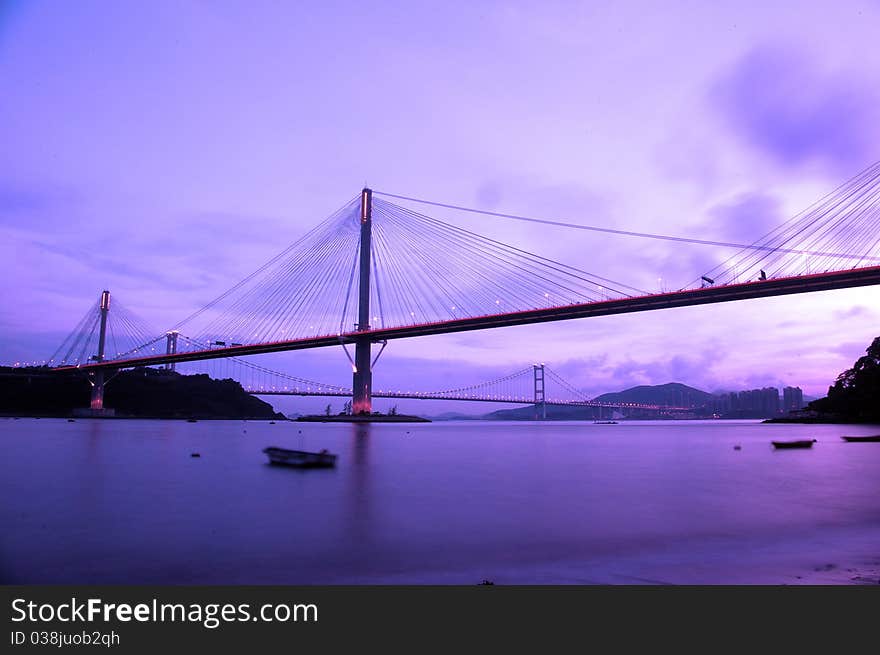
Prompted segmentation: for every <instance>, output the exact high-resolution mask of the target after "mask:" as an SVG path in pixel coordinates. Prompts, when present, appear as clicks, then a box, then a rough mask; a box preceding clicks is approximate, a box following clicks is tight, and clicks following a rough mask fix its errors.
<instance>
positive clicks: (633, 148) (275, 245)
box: [0, 0, 880, 411]
mask: <svg viewBox="0 0 880 655" xmlns="http://www.w3.org/2000/svg"><path fill="white" fill-rule="evenodd" d="M878 26H880V2H877V1H876V0H870V1H869V0H865V1H862V2H845V1H842V2H835V3H827V2H764V3H760V4H759V3H733V2H729V3H728V2H725V3H702V2H668V3H662V5H661V4H660V3H649V2H553V1H551V2H542V3H534V2H468V3H465V2H449V1H445V2H430V1H429V2H419V3H406V2H379V3H370V4H369V5H365V4H364V3H354V2H320V3H318V2H315V3H308V2H302V3H276V2H231V1H224V0H218V1H212V2H200V1H189V2H183V1H181V2H164V1H156V2H144V3H133V2H131V3H117V2H110V1H104V2H96V1H91V0H84V1H82V2H77V3H57V2H48V1H45V2H43V1H40V0H33V1H29V2H23V1H15V0H0V144H2V146H0V262H2V264H0V265H2V267H3V272H4V278H5V283H4V284H3V286H2V294H3V295H2V299H0V330H2V334H3V339H2V341H0V362H4V363H11V362H14V361H29V360H35V361H41V360H44V359H46V358H47V357H48V355H49V354H51V352H52V351H53V350H54V349H55V347H56V346H57V344H58V343H60V341H61V340H62V339H63V338H64V336H66V335H67V334H68V333H69V332H70V331H71V330H72V329H73V327H74V325H75V324H76V322H77V321H78V319H79V318H80V317H81V315H82V314H83V312H84V311H85V309H86V308H87V307H88V306H89V305H90V304H92V303H93V302H94V301H95V300H96V298H97V297H98V295H99V294H100V291H101V290H102V289H104V288H108V289H111V290H112V292H113V294H114V297H116V298H118V299H120V300H121V302H124V304H125V306H126V307H127V308H129V309H130V310H132V311H134V312H136V313H137V314H138V315H140V316H141V317H143V318H144V319H145V320H147V321H148V322H149V323H150V324H152V325H154V326H157V327H158V328H160V329H165V328H166V327H168V326H171V325H173V324H174V323H176V322H177V321H178V320H180V319H181V318H182V317H184V316H186V315H188V314H189V313H191V312H192V311H193V310H195V309H197V308H198V307H200V306H202V305H204V304H205V303H206V302H207V301H209V300H211V299H212V298H214V297H216V296H217V295H219V294H220V293H222V292H223V291H224V290H226V289H227V288H229V287H230V286H232V285H233V284H235V283H236V282H237V281H238V280H240V279H241V278H243V277H244V276H245V275H247V274H248V273H249V272H251V271H252V270H254V269H255V268H256V267H257V266H259V265H260V264H262V263H263V262H264V261H266V260H268V259H269V258H271V257H272V256H274V255H275V254H276V253H278V252H279V251H280V250H281V249H282V248H283V247H284V246H286V245H287V244H289V243H292V242H294V241H295V240H296V239H297V238H299V237H300V236H302V235H303V234H304V233H305V232H306V231H307V230H308V229H310V228H311V227H313V226H314V225H315V224H317V223H318V222H320V221H321V220H323V219H324V218H325V217H327V216H328V215H330V214H331V213H332V212H333V211H334V210H335V209H336V208H338V207H339V206H340V205H341V204H343V203H344V202H345V201H347V200H349V199H350V198H352V197H354V196H355V195H357V193H358V192H359V190H360V189H361V188H362V187H363V186H364V185H365V184H367V185H369V186H371V187H372V188H374V189H377V190H382V191H388V192H391V193H397V194H403V195H409V196H415V197H420V198H427V199H432V200H439V201H442V202H447V203H452V204H460V205H465V206H471V207H477V208H482V209H488V210H493V211H499V212H505V213H512V214H524V215H529V216H538V217H542V218H548V219H557V220H563V221H568V222H576V223H583V224H589V225H600V226H605V227H611V228H616V229H627V230H636V231H646V232H659V233H663V234H672V235H687V236H691V237H696V238H702V239H710V240H733V241H741V240H750V239H752V238H755V237H757V236H759V235H761V234H764V233H766V232H768V231H769V230H770V229H772V228H773V227H775V226H776V225H778V224H779V223H781V222H782V221H784V220H786V219H788V218H789V217H791V216H793V215H794V214H796V213H797V212H799V211H800V210H802V209H804V208H805V207H807V206H808V205H810V204H811V203H812V202H814V201H815V200H817V199H818V198H820V197H821V196H822V195H824V194H825V193H827V192H829V191H831V190H832V189H833V188H834V187H836V186H837V185H838V184H840V183H841V182H843V181H844V180H846V179H848V178H850V177H852V176H853V175H855V174H856V173H858V172H859V171H861V170H862V169H864V168H865V167H866V166H868V165H870V164H871V163H873V162H875V161H876V160H878V159H880V121H878V120H877V118H878V116H877V112H878V110H877V107H880V102H878V100H880V49H878V48H876V47H875V45H874V43H875V41H876V34H877V29H878ZM427 213H430V214H431V215H433V216H436V217H437V218H441V219H443V220H449V221H450V222H457V223H456V224H458V225H460V226H461V227H465V228H467V229H471V230H474V231H476V232H478V233H480V234H483V235H486V236H489V237H492V238H496V239H499V240H502V241H504V242H507V243H510V244H512V245H515V246H517V247H520V248H523V249H525V250H529V251H531V252H534V253H537V254H540V255H543V256H546V257H550V258H553V259H556V260H558V261H562V262H565V263H568V264H571V265H573V266H578V267H581V268H587V269H588V270H590V271H592V272H595V273H598V274H600V275H604V276H606V277H609V278H611V279H614V280H619V281H620V282H624V283H626V284H630V285H632V286H635V287H638V288H642V289H647V290H661V289H674V288H679V287H681V286H683V285H684V284H686V283H687V282H689V281H691V280H692V279H694V278H695V277H698V276H699V275H700V274H701V273H703V272H704V271H705V270H708V269H709V268H710V267H711V265H712V264H713V263H714V262H716V261H718V260H719V258H721V259H723V258H724V256H727V255H729V254H731V253H730V252H729V251H721V252H716V251H712V250H711V249H708V248H707V247H706V246H698V245H682V244H672V243H668V242H662V241H644V240H638V239H633V238H630V237H622V236H613V235H600V234H594V233H588V232H581V231H571V230H565V229H564V228H550V227H546V226H535V225H528V224H524V223H513V222H509V221H503V220H500V219H493V218H489V217H482V216H477V215H469V216H462V215H455V214H454V213H453V212H445V211H444V210H436V211H435V210H434V209H432V210H431V211H429V212H427ZM878 300H880V291H878V290H877V289H876V288H870V287H869V288H861V289H849V290H841V291H833V292H822V293H814V294H806V295H798V296H790V297H781V298H768V299H761V300H749V301H741V302H735V303H725V304H720V305H713V306H707V307H692V308H683V309H674V310H662V311H657V312H650V313H645V314H632V315H622V316H609V317H602V318H594V319H582V320H577V321H566V322H560V323H552V324H543V325H532V326H521V327H513V328H504V329H501V330H493V331H488V332H471V333H461V334H454V335H445V336H432V337H422V338H418V339H411V340H403V341H397V342H392V343H391V344H389V346H388V348H387V349H386V351H385V353H384V354H383V355H382V359H381V360H380V361H379V363H378V364H377V367H376V369H375V371H374V385H376V386H383V387H385V386H387V387H395V386H396V387H399V388H437V389H442V388H450V387H458V386H464V385H467V384H472V383H475V382H478V381H481V380H486V379H491V378H494V377H497V376H499V375H503V374H505V373H507V372H512V371H515V370H518V369H520V368H522V367H523V366H527V365H529V364H531V363H534V362H545V363H546V364H547V365H548V366H551V367H552V369H553V370H554V371H556V372H557V373H559V374H561V375H562V376H563V377H565V378H566V379H567V380H569V381H570V382H571V383H572V384H574V385H575V386H576V387H578V388H580V389H583V390H584V391H585V392H586V393H588V394H589V395H595V394H598V393H602V392H605V391H615V390H619V389H623V388H627V387H630V386H634V385H636V384H660V383H665V382H670V381H677V382H683V383H685V384H689V385H692V386H696V387H698V388H701V389H704V390H708V391H721V390H738V389H748V388H754V387H761V386H765V385H772V386H779V387H782V386H785V385H798V386H800V387H802V388H803V389H804V391H805V393H807V394H809V395H814V396H819V395H823V394H824V392H825V391H826V390H827V387H828V385H829V384H831V383H832V382H833V381H834V378H835V377H836V376H837V374H838V373H840V372H841V371H842V370H844V369H845V368H847V367H849V366H850V365H851V364H852V362H853V361H854V360H855V359H856V358H857V357H858V356H860V355H861V354H863V351H864V350H865V348H866V347H867V346H868V345H869V343H870V342H871V340H872V339H873V338H874V337H875V336H877V335H878V334H880V328H878V312H880V310H878V307H880V303H878ZM272 365H273V366H275V367H276V368H279V369H281V370H284V371H287V372H289V373H292V374H294V375H298V376H301V377H305V378H309V379H315V380H319V381H323V382H328V383H336V384H349V383H350V382H349V379H350V367H349V365H348V362H347V360H346V358H345V354H344V353H343V352H342V351H341V349H336V348H333V349H326V350H321V351H308V352H306V351H302V352H293V353H287V354H284V355H280V356H278V357H276V358H275V359H273V360H272ZM273 402H276V401H274V400H273ZM323 404H325V401H321V400H303V399H284V400H283V401H281V402H280V405H279V407H281V408H282V409H283V410H285V411H287V410H290V411H294V410H296V409H303V410H305V411H313V410H314V409H315V408H316V407H318V406H319V405H320V406H323ZM377 405H378V406H380V407H381V405H379V403H377ZM421 407H422V405H419V404H412V405H407V404H406V403H401V410H402V411H405V410H413V411H424V410H423V409H420V408H421ZM434 407H437V409H438V410H439V409H440V406H439V405H438V406H432V410H431V411H435V410H434V409H433V408H434ZM465 409H466V410H467V411H474V410H472V409H469V408H465Z"/></svg>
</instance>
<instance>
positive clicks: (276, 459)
mask: <svg viewBox="0 0 880 655" xmlns="http://www.w3.org/2000/svg"><path fill="white" fill-rule="evenodd" d="M263 452H264V453H266V455H268V456H269V463H270V464H281V465H283V466H294V467H297V468H332V467H334V466H336V455H334V454H332V453H330V452H328V451H327V450H322V451H320V452H317V453H311V452H308V451H305V450H288V449H287V448H278V447H277V446H269V447H268V448H264V449H263Z"/></svg>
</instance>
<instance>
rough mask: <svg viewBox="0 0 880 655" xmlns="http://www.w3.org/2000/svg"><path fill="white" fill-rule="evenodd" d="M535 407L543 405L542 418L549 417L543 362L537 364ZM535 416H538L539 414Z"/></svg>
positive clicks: (535, 367)
mask: <svg viewBox="0 0 880 655" xmlns="http://www.w3.org/2000/svg"><path fill="white" fill-rule="evenodd" d="M533 368H534V369H535V409H536V410H537V408H538V405H539V404H540V405H541V418H542V419H546V418H547V403H546V401H545V399H544V365H543V364H535V365H534V367H533ZM535 418H538V416H537V414H536V415H535Z"/></svg>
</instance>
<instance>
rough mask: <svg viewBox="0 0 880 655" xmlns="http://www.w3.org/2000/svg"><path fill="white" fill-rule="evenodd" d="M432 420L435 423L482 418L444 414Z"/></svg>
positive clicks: (478, 417)
mask: <svg viewBox="0 0 880 655" xmlns="http://www.w3.org/2000/svg"><path fill="white" fill-rule="evenodd" d="M430 418H431V419H432V420H434V421H473V420H477V419H480V418H482V417H480V416H474V415H473V414H462V413H460V412H443V413H442V414H437V416H432V417H430Z"/></svg>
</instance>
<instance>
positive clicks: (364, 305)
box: [351, 189, 373, 415]
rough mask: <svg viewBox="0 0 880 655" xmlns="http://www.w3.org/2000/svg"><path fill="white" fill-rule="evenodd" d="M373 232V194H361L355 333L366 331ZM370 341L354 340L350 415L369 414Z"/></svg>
mask: <svg viewBox="0 0 880 655" xmlns="http://www.w3.org/2000/svg"><path fill="white" fill-rule="evenodd" d="M372 229H373V192H372V191H371V190H370V189H364V190H363V191H361V242H360V248H359V251H360V262H359V277H358V324H357V331H358V332H367V331H369V329H370V264H371V257H370V255H371V250H372ZM371 347H372V343H371V341H370V337H368V336H364V337H358V338H356V339H355V342H354V375H353V378H352V385H351V389H352V398H351V412H352V414H355V415H357V414H371V413H372V411H373V371H372V370H371V369H372V361H371V356H372V353H371Z"/></svg>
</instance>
